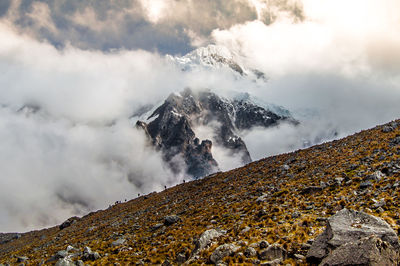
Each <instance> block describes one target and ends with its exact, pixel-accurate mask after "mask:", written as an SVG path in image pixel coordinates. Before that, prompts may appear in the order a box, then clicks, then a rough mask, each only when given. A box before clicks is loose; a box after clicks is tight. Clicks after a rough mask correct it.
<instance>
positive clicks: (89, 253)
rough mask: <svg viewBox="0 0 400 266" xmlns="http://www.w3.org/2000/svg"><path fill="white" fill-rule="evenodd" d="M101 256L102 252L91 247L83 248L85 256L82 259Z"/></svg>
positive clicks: (95, 258)
mask: <svg viewBox="0 0 400 266" xmlns="http://www.w3.org/2000/svg"><path fill="white" fill-rule="evenodd" d="M99 258H100V254H99V253H98V252H93V251H92V250H91V249H90V248H89V247H85V248H84V249H83V256H82V260H83V261H87V260H92V261H94V260H97V259H99Z"/></svg>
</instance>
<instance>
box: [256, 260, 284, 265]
mask: <svg viewBox="0 0 400 266" xmlns="http://www.w3.org/2000/svg"><path fill="white" fill-rule="evenodd" d="M281 264H282V259H275V260H271V261H267V262H263V263H261V264H260V265H262V266H278V265H281Z"/></svg>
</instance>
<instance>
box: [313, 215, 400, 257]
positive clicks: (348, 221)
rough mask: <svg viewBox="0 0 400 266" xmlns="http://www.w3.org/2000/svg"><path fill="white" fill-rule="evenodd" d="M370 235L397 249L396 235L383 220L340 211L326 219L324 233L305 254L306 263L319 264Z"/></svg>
mask: <svg viewBox="0 0 400 266" xmlns="http://www.w3.org/2000/svg"><path fill="white" fill-rule="evenodd" d="M371 235H376V236H377V237H379V238H381V239H382V240H383V241H387V242H388V243H389V244H391V245H392V246H393V247H394V248H399V242H398V238H397V234H396V233H395V231H394V230H393V229H392V228H391V227H390V225H389V224H387V223H386V222H385V221H384V220H382V219H381V218H379V217H375V216H372V215H369V214H366V213H364V212H358V211H354V210H348V209H346V208H345V209H342V210H341V211H339V212H337V213H336V214H335V215H333V216H331V217H330V218H328V220H327V225H326V229H325V231H324V232H323V233H322V234H320V235H319V236H318V237H317V238H316V239H315V241H314V242H313V244H312V246H311V248H310V250H309V251H308V253H307V261H308V262H310V263H319V262H321V260H322V259H323V258H325V257H326V256H327V255H328V254H329V253H330V252H331V251H332V250H335V249H336V248H338V247H340V246H341V245H343V244H346V243H350V242H355V241H357V240H359V239H360V238H363V237H367V236H371Z"/></svg>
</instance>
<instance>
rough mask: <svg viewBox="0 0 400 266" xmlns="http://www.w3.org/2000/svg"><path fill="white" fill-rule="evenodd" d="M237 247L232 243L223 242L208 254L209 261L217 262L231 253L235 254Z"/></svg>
mask: <svg viewBox="0 0 400 266" xmlns="http://www.w3.org/2000/svg"><path fill="white" fill-rule="evenodd" d="M239 249H240V248H239V247H238V246H236V245H234V244H223V245H221V246H219V247H217V249H216V250H214V252H213V253H212V254H211V256H210V261H211V262H212V263H215V264H217V263H218V262H220V261H221V260H223V259H224V258H225V257H228V256H232V255H233V254H235V252H236V251H238V250H239Z"/></svg>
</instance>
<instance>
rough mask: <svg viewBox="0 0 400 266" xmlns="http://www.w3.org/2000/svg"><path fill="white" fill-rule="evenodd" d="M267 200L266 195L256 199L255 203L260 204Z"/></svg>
mask: <svg viewBox="0 0 400 266" xmlns="http://www.w3.org/2000/svg"><path fill="white" fill-rule="evenodd" d="M267 200H268V194H263V195H261V196H259V197H258V198H257V199H256V202H257V203H261V202H264V201H267Z"/></svg>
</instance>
